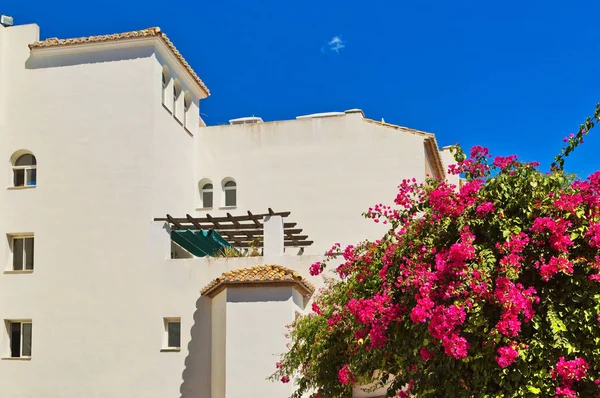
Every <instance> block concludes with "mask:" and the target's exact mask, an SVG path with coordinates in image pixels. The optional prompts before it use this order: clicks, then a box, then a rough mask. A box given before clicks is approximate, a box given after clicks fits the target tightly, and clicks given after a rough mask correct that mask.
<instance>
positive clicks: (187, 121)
mask: <svg viewBox="0 0 600 398" xmlns="http://www.w3.org/2000/svg"><path fill="white" fill-rule="evenodd" d="M191 106H192V95H191V94H190V92H189V91H187V90H186V91H184V93H183V127H185V128H186V129H187V128H189V127H190V126H191V125H192V123H191V112H190V108H191Z"/></svg>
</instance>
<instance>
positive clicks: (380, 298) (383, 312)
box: [346, 292, 402, 349]
mask: <svg viewBox="0 0 600 398" xmlns="http://www.w3.org/2000/svg"><path fill="white" fill-rule="evenodd" d="M346 309H347V310H348V312H349V313H350V314H352V315H353V316H354V319H355V321H356V322H358V323H359V324H361V325H363V326H365V327H366V328H365V329H364V330H365V331H368V333H369V337H370V340H371V344H370V345H369V346H368V347H367V348H368V349H369V348H380V347H383V346H384V345H385V341H386V330H387V327H388V325H389V324H390V323H392V322H394V321H398V320H399V319H400V318H401V316H402V310H401V306H400V305H398V304H393V303H392V299H391V297H390V296H388V295H387V292H384V293H379V292H378V293H376V294H375V295H374V296H373V298H372V299H363V298H361V299H359V300H350V302H348V304H347V305H346Z"/></svg>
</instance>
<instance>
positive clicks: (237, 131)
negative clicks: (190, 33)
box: [0, 25, 425, 398]
mask: <svg viewBox="0 0 600 398" xmlns="http://www.w3.org/2000/svg"><path fill="white" fill-rule="evenodd" d="M38 38H39V28H38V26H37V25H24V26H16V27H11V28H2V27H0V159H1V160H2V161H1V162H0V165H2V167H0V234H3V236H5V238H3V242H2V243H1V244H0V261H3V263H2V265H1V266H2V267H4V268H3V269H0V272H2V271H3V270H9V268H10V250H9V244H8V239H7V238H6V234H11V233H33V234H34V237H35V269H34V271H33V273H30V274H14V273H10V272H3V273H0V321H2V320H7V319H8V320H10V319H31V320H32V322H33V355H32V358H31V360H30V361H15V360H0V385H1V386H2V394H0V395H1V396H3V397H4V396H6V397H10V398H39V397H61V398H63V397H64V398H80V397H90V398H94V397H98V398H105V397H111V398H120V397H123V398H125V397H126V398H136V397H140V398H167V397H175V398H177V397H181V398H198V397H210V396H211V389H212V388H216V390H212V393H213V394H216V393H217V392H222V391H223V389H224V388H225V387H226V388H227V390H226V391H228V392H231V394H232V395H231V396H232V397H233V396H242V395H239V394H241V393H242V392H241V391H242V387H241V384H239V383H236V381H235V379H233V380H231V379H228V378H226V379H224V380H222V381H219V385H218V386H212V387H211V377H212V376H213V374H212V373H213V372H217V371H223V369H225V370H226V371H227V372H229V370H231V371H233V372H237V371H238V370H240V371H241V368H240V369H238V368H236V367H238V366H242V365H241V364H244V363H247V362H248V361H249V360H250V359H252V360H253V361H255V364H254V365H253V366H252V369H251V371H250V373H247V374H244V375H243V376H242V377H244V378H245V379H244V381H245V382H247V383H251V384H252V385H254V384H255V385H256V386H258V387H257V391H260V392H261V394H262V395H261V398H280V397H282V396H283V395H282V394H281V393H282V392H284V389H285V388H290V387H291V386H290V385H287V386H283V385H281V384H268V383H267V382H265V380H264V378H265V377H266V376H268V375H269V374H270V373H271V372H272V371H273V366H274V363H275V358H274V357H273V356H272V355H271V354H272V353H271V352H269V351H268V350H267V351H264V350H263V351H252V350H247V349H246V348H245V347H246V346H240V347H242V348H239V349H231V347H235V345H236V344H241V343H243V342H246V341H247V340H246V339H248V338H250V337H252V338H253V340H252V341H256V342H257V343H259V344H258V345H259V346H261V344H262V345H263V346H264V345H266V344H273V347H275V346H277V347H280V346H281V344H280V343H283V340H281V339H282V337H281V336H282V332H283V329H282V328H283V326H284V325H285V323H287V322H288V321H287V319H290V320H291V319H293V318H292V317H293V312H294V308H295V309H300V308H301V307H302V300H301V298H299V297H296V296H297V295H296V294H295V293H294V294H292V295H291V296H290V297H291V299H286V300H284V301H277V300H270V299H268V297H267V299H265V300H263V301H260V300H255V301H250V302H227V303H226V302H225V301H224V299H223V300H222V302H219V301H218V300H217V301H218V302H217V304H216V307H215V303H214V301H213V302H211V300H210V299H208V298H205V297H200V294H199V292H200V289H201V288H202V287H203V286H205V285H206V284H208V283H209V282H210V281H211V280H212V279H214V278H216V277H218V276H219V275H220V274H221V273H222V272H224V271H227V270H234V269H238V268H244V267H250V266H254V265H260V264H263V263H264V262H265V259H264V258H262V257H258V258H238V259H181V260H170V259H169V253H170V249H169V238H168V233H167V231H166V229H165V226H164V225H163V224H161V223H157V222H153V221H152V220H153V219H154V218H155V217H164V215H165V214H166V213H169V214H172V215H174V216H183V215H185V214H186V213H190V214H196V215H202V214H205V213H206V212H205V211H195V210H194V209H195V208H196V207H197V205H198V199H199V198H198V189H197V183H198V181H199V180H200V179H202V178H210V179H211V180H212V181H213V184H214V186H215V188H216V189H215V203H217V204H218V203H220V201H221V197H220V190H219V189H218V188H219V187H220V185H221V181H222V180H223V178H225V177H233V178H235V180H236V181H237V183H238V205H237V208H235V209H214V211H211V214H212V215H216V214H219V213H224V212H227V211H228V212H231V213H232V214H244V213H245V212H246V211H247V210H251V211H253V212H255V213H261V212H264V211H266V209H267V208H268V207H272V208H273V209H274V210H276V211H285V210H290V211H292V216H291V217H290V220H289V221H294V222H298V228H303V229H304V232H303V234H307V235H308V236H309V239H310V240H314V241H315V244H314V245H313V246H311V247H309V248H307V250H306V252H305V255H303V256H297V255H290V254H297V250H296V251H292V250H287V253H286V255H285V256H282V257H280V258H277V257H272V258H269V259H268V262H270V263H278V264H281V265H283V266H287V267H288V268H292V269H294V270H297V271H298V272H299V273H300V274H302V275H303V276H305V277H307V278H309V279H310V280H311V281H312V282H313V283H314V284H316V285H317V287H318V286H319V285H320V283H321V281H320V279H319V278H310V277H309V276H308V267H309V265H310V264H312V263H313V262H314V261H317V260H319V259H320V257H318V256H311V255H309V254H321V253H322V252H324V251H325V250H326V249H328V248H329V247H330V246H331V245H332V244H333V243H335V242H336V241H340V242H342V243H353V242H356V241H357V240H360V239H362V238H365V237H370V238H376V237H378V235H379V234H380V233H381V231H382V230H383V228H381V226H377V225H375V224H374V223H372V222H370V221H365V220H364V219H362V218H361V216H360V214H361V212H363V211H365V210H366V209H367V208H368V207H369V206H371V205H373V204H374V203H378V202H391V201H392V200H393V198H394V196H395V194H396V186H397V185H398V183H399V182H400V180H401V179H402V178H408V177H417V178H419V179H422V178H423V177H424V174H425V171H424V164H425V160H424V151H423V139H422V138H421V137H419V136H416V135H412V134H408V133H403V132H400V131H396V130H393V129H388V128H385V127H382V126H378V125H374V124H371V123H366V122H364V121H363V120H362V119H361V116H359V114H349V115H343V116H339V117H333V118H328V119H305V120H298V121H286V122H273V123H265V124H262V125H246V126H231V127H230V126H223V127H211V128H199V127H198V124H199V123H200V119H199V117H198V115H197V110H198V109H199V107H200V106H201V105H200V104H199V103H198V101H199V97H200V95H199V94H198V93H197V90H194V89H193V88H191V87H186V86H185V84H187V83H186V81H187V82H189V78H187V77H186V76H185V72H184V71H183V69H182V68H181V66H180V65H179V64H178V63H177V62H174V61H173V59H171V58H170V57H169V56H168V54H166V53H165V52H164V51H163V50H161V49H160V48H158V47H157V46H156V45H155V44H153V42H152V41H148V42H143V43H142V42H140V43H137V44H136V45H133V44H132V45H112V44H110V43H108V44H101V45H94V46H90V47H85V49H86V50H85V51H84V50H81V51H80V50H77V49H76V48H74V47H73V48H69V49H66V50H52V49H44V50H39V51H38V50H36V51H34V52H33V55H31V53H30V50H29V49H28V47H27V45H28V44H30V43H33V42H34V41H36V40H38ZM165 64H166V65H168V66H169V68H171V72H172V76H173V77H174V78H179V79H180V81H181V82H183V83H185V84H184V87H183V90H184V91H186V90H189V91H190V92H192V94H193V102H194V103H193V105H192V108H191V111H192V114H191V116H190V117H191V120H190V124H186V125H187V126H188V127H189V128H188V130H189V132H186V131H185V130H184V128H183V126H182V125H181V124H180V123H178V122H177V121H176V120H175V119H174V118H173V116H172V114H171V113H170V112H169V111H168V110H167V109H165V108H164V107H163V105H162V98H161V97H162V94H161V91H162V83H161V73H162V68H163V66H164V65H165ZM22 149H26V150H29V151H31V152H32V153H33V154H34V155H35V156H36V158H37V162H38V184H37V186H36V187H35V188H30V189H17V190H15V189H10V185H11V181H12V170H11V164H10V158H11V155H12V154H14V153H15V151H18V150H22ZM2 183H3V184H5V185H4V186H2ZM267 293H268V292H264V293H261V294H267ZM267 296H268V294H267ZM215 308H216V310H215ZM223 308H226V309H223ZM220 309H223V311H221V310H220ZM215 311H216V312H215ZM250 314H254V315H252V316H250ZM164 317H181V322H182V336H181V341H182V347H181V351H180V352H162V351H161V349H162V348H163V342H164V325H163V318H164ZM225 322H227V325H233V326H236V325H237V326H239V327H236V328H233V332H232V334H227V335H226V336H225V338H226V340H219V339H218V338H217V340H215V339H214V338H213V336H214V334H213V331H215V330H216V331H217V336H219V335H218V330H219V327H220V325H222V324H223V323H225ZM250 322H253V323H252V324H251V325H250V326H252V327H248V326H244V325H248V324H249V323H250ZM241 326H244V327H245V329H244V328H243V327H241ZM242 331H245V332H247V333H249V334H248V335H246V334H242V333H241V332H242ZM236 333H237V334H236ZM267 336H270V337H267ZM229 339H230V340H229ZM267 340H268V341H267ZM223 341H225V345H223ZM8 343H9V342H8V334H7V333H6V331H5V330H4V329H2V330H0V355H1V356H6V355H7V354H8V347H9V346H8ZM214 344H217V346H218V347H221V348H220V349H224V350H225V354H224V355H225V356H223V357H222V359H223V362H222V363H215V361H217V359H218V357H219V356H218V355H217V358H213V359H212V360H211V356H212V354H211V353H212V348H213V346H214ZM269 347H271V346H269ZM229 355H231V358H230V357H229ZM228 367H229V368H228ZM215 391H216V392H215ZM286 391H287V390H286ZM284 395H285V394H284ZM228 396H229V395H228ZM246 396H248V395H246ZM213 398H216V397H213Z"/></svg>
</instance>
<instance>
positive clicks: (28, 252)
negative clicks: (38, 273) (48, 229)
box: [10, 236, 34, 271]
mask: <svg viewBox="0 0 600 398" xmlns="http://www.w3.org/2000/svg"><path fill="white" fill-rule="evenodd" d="M10 247H11V250H12V269H13V271H32V270H33V247H34V245H33V236H12V237H10Z"/></svg>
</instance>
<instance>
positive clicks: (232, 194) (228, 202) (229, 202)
mask: <svg viewBox="0 0 600 398" xmlns="http://www.w3.org/2000/svg"><path fill="white" fill-rule="evenodd" d="M236 190H237V184H236V183H235V181H227V182H226V183H225V184H224V185H223V192H224V193H225V206H235V205H236V202H237V198H236Z"/></svg>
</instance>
